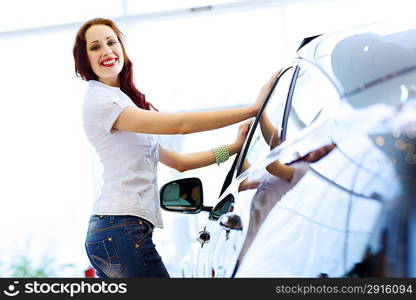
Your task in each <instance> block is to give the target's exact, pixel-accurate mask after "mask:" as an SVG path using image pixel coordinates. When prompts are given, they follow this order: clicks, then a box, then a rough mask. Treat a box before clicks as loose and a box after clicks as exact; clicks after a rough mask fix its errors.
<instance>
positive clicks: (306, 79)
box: [286, 63, 340, 139]
mask: <svg viewBox="0 0 416 300" xmlns="http://www.w3.org/2000/svg"><path fill="white" fill-rule="evenodd" d="M339 101H340V96H339V93H338V91H337V90H336V89H335V87H334V86H333V85H332V83H331V82H330V81H329V79H328V78H327V77H326V76H325V75H324V74H323V73H322V72H321V71H320V70H319V69H317V68H316V67H315V66H313V65H310V64H306V63H305V64H304V65H301V69H300V71H299V75H298V78H297V80H296V85H295V88H294V92H293V97H292V103H291V110H290V114H289V118H288V123H287V125H286V139H291V138H292V137H294V136H295V135H296V134H297V133H298V132H299V131H301V130H302V129H304V128H305V127H307V126H309V125H311V124H312V123H314V122H316V121H320V120H324V119H325V118H327V117H328V116H331V115H333V114H334V113H335V110H336V107H337V105H338V104H339Z"/></svg>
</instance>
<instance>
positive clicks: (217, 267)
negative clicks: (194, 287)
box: [210, 67, 295, 277]
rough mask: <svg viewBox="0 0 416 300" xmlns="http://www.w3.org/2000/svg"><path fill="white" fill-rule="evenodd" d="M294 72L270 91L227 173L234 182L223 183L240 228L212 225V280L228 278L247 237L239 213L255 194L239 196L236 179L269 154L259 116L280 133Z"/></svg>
mask: <svg viewBox="0 0 416 300" xmlns="http://www.w3.org/2000/svg"><path fill="white" fill-rule="evenodd" d="M294 70H295V68H293V67H290V68H288V69H286V70H285V71H284V72H283V73H282V75H281V76H280V77H279V80H278V82H277V84H276V86H275V88H274V89H273V91H272V95H271V97H270V98H269V100H268V101H267V103H265V105H264V107H263V108H262V110H261V111H260V113H259V115H258V116H257V118H256V120H255V121H254V122H253V124H252V127H251V129H250V132H249V134H248V138H247V140H246V143H245V145H244V147H243V149H242V151H241V153H240V155H239V157H238V158H237V160H236V162H235V168H234V169H233V170H230V172H232V173H231V174H232V178H233V180H228V181H227V180H226V182H225V183H224V184H225V185H224V187H223V189H222V190H223V191H225V192H224V194H223V195H225V196H226V197H232V199H233V203H232V206H231V208H232V211H234V212H235V213H236V214H237V215H238V216H239V217H240V218H241V221H242V222H241V223H242V225H243V228H242V230H241V231H240V230H227V229H225V230H224V229H223V228H221V227H220V226H219V224H218V222H217V224H215V226H216V230H217V234H218V238H217V239H216V242H215V245H214V244H213V247H214V248H212V249H211V251H210V252H211V257H210V261H211V264H212V270H213V272H212V273H213V274H215V277H230V276H231V275H232V272H233V270H234V266H235V264H236V260H237V257H238V252H239V248H240V247H241V244H242V242H243V240H244V236H245V234H246V227H245V226H246V224H248V216H247V215H246V214H241V212H243V211H245V210H244V209H242V206H246V205H249V203H250V199H251V197H252V196H253V194H254V193H255V190H246V191H241V192H238V183H239V182H240V181H241V178H240V179H239V178H238V177H239V176H240V174H241V173H242V172H243V171H244V165H245V164H247V163H249V164H256V163H257V162H258V161H259V160H261V159H262V158H264V157H266V156H267V155H268V154H269V153H270V149H271V140H272V139H271V140H270V141H266V140H264V138H263V136H262V133H261V126H260V124H259V120H260V118H261V117H262V116H264V115H267V116H268V119H269V120H270V121H271V124H272V126H273V127H274V128H276V130H277V132H279V131H281V126H282V120H283V115H284V111H285V106H286V101H287V99H288V95H289V90H290V86H291V84H292V78H293V74H294ZM229 175H230V174H229ZM228 179H229V178H228ZM227 188H228V190H227ZM230 211H231V210H230ZM218 229H219V231H218Z"/></svg>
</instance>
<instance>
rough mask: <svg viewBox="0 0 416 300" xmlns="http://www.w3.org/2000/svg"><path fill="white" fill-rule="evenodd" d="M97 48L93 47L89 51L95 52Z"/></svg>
mask: <svg viewBox="0 0 416 300" xmlns="http://www.w3.org/2000/svg"><path fill="white" fill-rule="evenodd" d="M98 48H99V47H98V46H93V47H91V48H90V51H94V50H97V49H98Z"/></svg>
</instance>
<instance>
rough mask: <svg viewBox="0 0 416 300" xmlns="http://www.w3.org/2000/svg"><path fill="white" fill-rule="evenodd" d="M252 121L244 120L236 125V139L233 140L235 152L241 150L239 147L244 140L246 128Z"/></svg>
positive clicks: (246, 132) (248, 127)
mask: <svg viewBox="0 0 416 300" xmlns="http://www.w3.org/2000/svg"><path fill="white" fill-rule="evenodd" d="M251 123H252V121H251V120H250V121H246V122H244V123H242V124H241V125H240V126H239V127H238V134H237V139H236V140H235V142H234V143H233V146H234V147H233V148H234V149H235V150H234V151H235V153H237V152H238V151H240V150H241V148H242V147H243V145H244V141H245V140H246V137H247V134H248V130H249V129H250V126H251Z"/></svg>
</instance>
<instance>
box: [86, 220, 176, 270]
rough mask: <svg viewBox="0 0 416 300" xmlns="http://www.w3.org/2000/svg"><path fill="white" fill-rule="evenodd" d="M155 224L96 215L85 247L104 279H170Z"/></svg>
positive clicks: (90, 225)
mask: <svg viewBox="0 0 416 300" xmlns="http://www.w3.org/2000/svg"><path fill="white" fill-rule="evenodd" d="M152 234H153V225H152V224H151V223H150V222H148V221H146V220H144V219H142V218H139V217H134V216H92V217H91V219H90V224H89V227H88V233H87V238H86V241H85V248H86V251H87V255H88V258H89V259H90V262H91V264H92V266H93V267H94V269H95V270H96V272H97V275H98V276H99V277H100V278H130V277H169V273H168V272H167V270H166V268H165V265H164V264H163V262H162V259H161V257H160V256H159V254H158V253H157V251H156V248H155V245H154V244H153V241H152Z"/></svg>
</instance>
